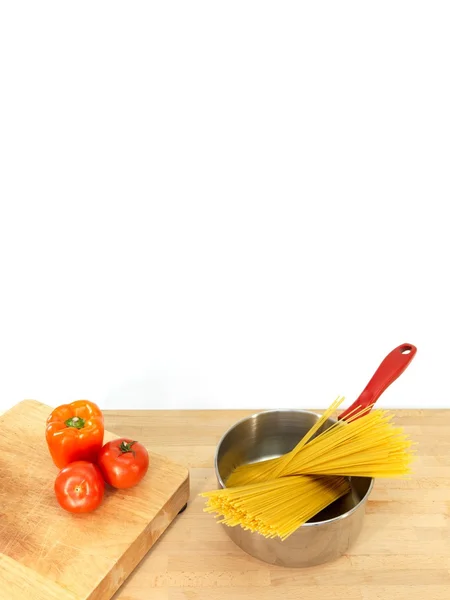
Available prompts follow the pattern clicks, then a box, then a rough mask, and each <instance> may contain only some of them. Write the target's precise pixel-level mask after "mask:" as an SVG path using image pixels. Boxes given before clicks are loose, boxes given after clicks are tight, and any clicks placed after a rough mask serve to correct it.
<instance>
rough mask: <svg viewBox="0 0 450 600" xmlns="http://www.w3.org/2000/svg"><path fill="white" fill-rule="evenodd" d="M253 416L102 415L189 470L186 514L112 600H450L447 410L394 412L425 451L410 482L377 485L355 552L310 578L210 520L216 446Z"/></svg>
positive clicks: (209, 413)
mask: <svg viewBox="0 0 450 600" xmlns="http://www.w3.org/2000/svg"><path fill="white" fill-rule="evenodd" d="M254 412H257V411H255V410H252V411H224V410H217V411H173V412H172V411H106V412H105V419H106V423H107V426H108V428H109V429H110V430H112V431H120V432H121V433H123V434H124V435H130V436H132V437H138V438H139V439H140V440H141V441H143V442H144V443H146V445H147V446H148V447H149V448H151V449H152V450H154V451H155V452H157V453H160V454H163V455H165V456H167V457H169V458H171V459H172V460H174V461H175V462H179V463H182V464H185V465H187V466H188V467H189V469H190V478H191V501H190V502H189V505H188V508H187V510H186V511H185V512H184V513H182V514H181V515H180V516H179V517H178V518H177V519H176V520H175V521H174V522H173V523H172V525H171V526H170V527H169V528H168V530H167V531H166V533H165V534H164V536H162V537H161V539H160V540H159V541H158V543H157V544H156V545H155V546H154V548H153V549H152V551H151V552H150V553H149V554H148V555H147V556H146V557H145V559H144V560H143V561H142V563H141V564H140V565H139V566H138V567H137V569H136V570H135V571H134V572H133V574H132V575H131V576H130V577H129V578H128V579H127V581H126V582H125V583H124V585H123V586H122V587H121V588H120V590H119V591H118V592H117V593H116V595H115V596H114V600H150V599H152V600H225V599H227V600H228V599H232V600H300V599H301V600H416V599H417V600H419V599H420V600H422V599H423V598H426V600H449V599H450V410H403V411H395V413H396V422H397V423H399V424H401V425H402V426H403V427H404V428H405V430H406V432H407V433H408V434H409V435H410V436H411V437H412V438H413V439H414V440H416V441H417V442H418V443H419V445H418V448H417V452H418V457H417V460H416V463H415V472H414V476H413V478H412V479H410V480H404V481H397V480H393V481H388V480H378V481H376V482H375V486H374V490H373V492H372V494H371V497H370V499H369V502H368V505H367V514H366V518H365V523H364V528H363V531H362V533H361V535H360V538H359V539H358V541H357V543H356V544H355V545H354V547H353V548H352V550H351V551H350V552H349V553H348V554H347V555H346V556H344V557H342V558H341V559H339V560H337V561H336V562H334V563H329V564H325V565H322V566H318V567H313V568H309V569H286V568H282V567H275V566H272V565H267V564H265V563H262V562H259V561H258V560H256V559H254V558H252V557H250V556H248V555H247V554H245V553H244V552H243V551H242V550H241V549H240V548H238V547H237V546H235V545H234V544H233V542H231V541H230V540H229V538H228V537H227V536H226V534H225V532H224V531H223V530H222V528H221V526H219V525H217V524H216V523H215V521H214V518H213V517H212V516H211V515H209V514H206V513H203V506H204V500H203V499H202V498H199V497H198V494H199V492H201V491H204V490H208V489H213V488H215V487H216V481H215V476H214V471H213V457H214V451H215V447H216V444H217V443H218V441H219V439H220V437H221V436H222V434H223V433H224V432H225V430H226V429H227V428H228V427H229V426H231V425H232V424H233V423H234V422H235V421H237V420H238V419H240V418H242V417H244V416H247V415H249V414H252V413H254ZM316 412H318V411H316ZM50 597H51V596H50Z"/></svg>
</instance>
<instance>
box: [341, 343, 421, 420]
mask: <svg viewBox="0 0 450 600" xmlns="http://www.w3.org/2000/svg"><path fill="white" fill-rule="evenodd" d="M416 352H417V348H416V347H415V346H413V344H401V345H400V346H397V348H394V350H392V352H389V354H388V355H387V356H386V358H385V359H384V360H383V361H382V363H381V364H380V366H379V367H378V369H377V370H376V371H375V373H374V374H373V376H372V379H371V380H370V381H369V383H368V384H367V385H366V387H365V388H364V390H363V391H362V393H361V394H360V396H359V398H358V399H357V400H355V402H353V404H352V405H351V406H350V407H349V408H347V409H346V410H345V411H344V412H343V413H342V414H341V415H340V416H339V417H338V418H339V420H343V421H345V418H346V416H349V414H350V413H353V412H354V411H355V409H356V408H367V407H368V406H370V405H371V404H372V405H373V404H375V402H376V401H377V400H378V398H379V397H380V396H381V394H382V393H383V392H384V391H385V390H386V389H387V388H388V387H389V386H390V385H391V383H393V382H394V381H395V380H396V379H397V378H398V377H400V375H401V374H402V373H403V371H404V370H405V369H406V367H407V366H408V365H409V363H410V362H411V361H412V359H413V358H414V356H415V355H416Z"/></svg>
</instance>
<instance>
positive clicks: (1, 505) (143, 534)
mask: <svg viewBox="0 0 450 600" xmlns="http://www.w3.org/2000/svg"><path fill="white" fill-rule="evenodd" d="M51 410H52V408H51V407H49V406H46V405H45V404H41V403H40V402H36V401H34V400H25V401H23V402H20V403H19V404H17V405H16V406H14V407H13V408H12V409H10V410H9V411H7V412H6V413H5V414H4V415H2V416H0V597H1V598H2V600H109V599H110V598H111V597H112V596H113V594H114V593H115V591H116V590H117V589H118V588H119V587H120V585H121V584H122V583H123V582H124V581H125V579H126V578H127V577H128V576H129V575H130V573H131V572H132V571H133V569H134V568H135V567H136V566H137V564H138V563H139V562H140V561H141V559H142V558H143V557H144V556H145V554H146V553H147V552H148V551H149V549H150V548H151V547H152V546H153V545H154V544H155V542H156V541H157V539H158V538H159V537H160V536H161V534H162V533H163V532H164V531H165V529H166V528H167V527H168V526H169V525H170V523H171V522H172V521H173V519H174V518H175V517H176V516H177V515H178V513H179V512H180V510H181V509H182V508H183V507H184V506H185V504H186V503H187V501H188V498H189V472H188V470H187V469H186V468H184V467H182V466H180V465H177V464H175V463H173V462H172V461H170V460H168V459H166V458H164V457H163V456H160V455H158V454H154V453H152V452H151V451H149V455H150V466H149V470H148V472H147V475H146V476H145V478H144V479H143V480H142V481H141V482H140V484H139V485H137V486H136V487H134V488H131V489H129V490H113V489H111V488H109V489H108V490H106V493H105V498H104V501H103V503H102V505H101V506H100V507H99V508H98V509H97V510H96V511H94V512H92V513H88V514H86V515H73V514H71V513H68V512H66V511H64V510H63V509H62V508H60V506H59V505H58V503H57V501H56V498H55V495H54V492H53V483H54V480H55V477H56V475H57V473H58V469H57V467H55V465H54V464H53V462H52V460H51V458H50V454H49V452H48V449H47V444H46V441H45V422H46V419H47V417H48V415H49V414H50V412H51ZM120 436H121V434H120V431H118V435H114V434H112V433H110V432H105V442H106V441H109V440H111V439H114V438H116V437H120Z"/></svg>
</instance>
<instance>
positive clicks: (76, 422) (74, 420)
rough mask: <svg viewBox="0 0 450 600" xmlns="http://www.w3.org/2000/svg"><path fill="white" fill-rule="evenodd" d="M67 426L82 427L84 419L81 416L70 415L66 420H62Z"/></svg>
mask: <svg viewBox="0 0 450 600" xmlns="http://www.w3.org/2000/svg"><path fill="white" fill-rule="evenodd" d="M64 423H65V424H66V425H67V427H75V429H83V427H84V419H82V418H81V417H70V419H67V421H64Z"/></svg>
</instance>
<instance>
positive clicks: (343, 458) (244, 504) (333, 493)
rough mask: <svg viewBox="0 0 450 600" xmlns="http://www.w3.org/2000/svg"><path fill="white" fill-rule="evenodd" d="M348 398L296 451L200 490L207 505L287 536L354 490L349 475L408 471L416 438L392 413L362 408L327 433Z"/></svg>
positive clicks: (236, 521) (227, 519)
mask: <svg viewBox="0 0 450 600" xmlns="http://www.w3.org/2000/svg"><path fill="white" fill-rule="evenodd" d="M343 400H344V398H342V397H341V398H337V399H336V400H335V401H334V402H333V403H332V404H331V406H330V407H329V408H328V409H327V410H326V411H325V412H324V413H323V415H322V416H321V417H320V418H319V419H318V420H317V422H316V423H315V425H314V426H313V427H311V428H310V429H309V431H308V432H307V433H306V435H304V436H303V438H302V439H301V440H300V441H299V442H298V444H297V445H296V446H295V447H294V448H293V449H292V450H291V451H290V452H288V453H286V454H284V455H283V456H280V457H279V458H275V459H270V460H264V461H261V462H257V463H253V464H248V465H242V466H239V467H237V468H236V469H235V470H234V471H233V472H232V473H231V475H230V476H229V477H228V479H227V480H226V482H225V483H226V488H224V489H219V490H214V491H211V492H204V493H202V494H201V496H203V497H206V498H208V501H207V505H206V507H205V509H204V510H205V511H206V512H213V513H216V517H217V518H219V522H220V523H224V524H226V525H228V526H231V527H233V526H236V525H240V526H241V527H242V528H244V529H250V530H251V531H255V532H258V533H260V534H262V535H264V536H265V537H276V536H278V537H280V538H281V539H286V538H287V537H288V536H290V535H291V534H292V533H293V532H294V531H295V530H296V529H297V528H298V527H300V526H301V525H303V524H304V523H305V522H307V521H308V520H309V519H311V518H312V517H313V516H315V515H316V514H317V513H318V512H320V511H321V510H323V509H324V508H325V507H327V506H328V505H329V504H331V503H332V502H334V501H335V500H337V499H338V498H340V497H341V496H343V495H344V494H346V493H347V492H348V491H349V490H350V485H349V482H348V480H347V479H346V478H345V477H351V476H359V477H372V478H375V477H386V478H392V477H401V476H404V475H407V474H408V473H410V471H411V469H410V463H411V460H412V457H413V455H412V451H411V447H412V442H411V441H410V440H409V439H408V438H407V436H406V435H405V434H404V432H403V430H402V428H401V427H395V426H394V425H393V424H392V422H391V421H392V415H390V414H389V413H387V412H386V411H382V410H374V411H371V409H372V406H368V407H366V408H358V407H357V408H355V409H354V410H353V411H350V412H347V413H346V417H345V421H344V422H343V421H336V422H335V423H333V424H332V425H331V426H330V427H328V428H327V429H325V430H324V431H322V432H321V429H322V428H323V426H324V425H325V424H326V422H327V420H328V419H329V418H330V417H331V415H332V414H333V413H334V412H335V410H336V409H337V408H338V407H339V406H340V404H341V403H342V402H343Z"/></svg>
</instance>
